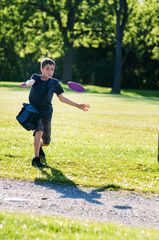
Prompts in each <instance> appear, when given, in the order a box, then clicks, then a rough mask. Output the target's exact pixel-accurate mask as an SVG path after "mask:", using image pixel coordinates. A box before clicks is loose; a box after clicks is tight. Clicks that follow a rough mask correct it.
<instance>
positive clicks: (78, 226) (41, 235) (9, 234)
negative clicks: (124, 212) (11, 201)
mask: <svg viewBox="0 0 159 240" xmlns="http://www.w3.org/2000/svg"><path fill="white" fill-rule="evenodd" d="M158 236H159V230H155V229H153V230H152V229H144V228H130V227H126V226H122V225H116V224H102V223H95V222H88V221H83V222H81V221H75V220H72V221H71V220H69V219H64V218H52V217H43V216H37V215H27V214H18V213H17V214H15V213H14V214H13V213H6V212H3V213H2V212H0V239H6V240H15V239H16V240H22V239H23V240H32V239H36V240H38V239H39V240H43V239H44V240H50V239H58V240H73V239H74V240H77V239H78V240H97V239H101V240H132V239H133V240H158Z"/></svg>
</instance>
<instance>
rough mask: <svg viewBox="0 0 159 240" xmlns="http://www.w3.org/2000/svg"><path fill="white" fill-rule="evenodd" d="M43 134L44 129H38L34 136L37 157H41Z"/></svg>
mask: <svg viewBox="0 0 159 240" xmlns="http://www.w3.org/2000/svg"><path fill="white" fill-rule="evenodd" d="M42 135H43V132H42V131H37V132H36V133H35V136H34V155H35V157H39V150H40V145H41V137H42Z"/></svg>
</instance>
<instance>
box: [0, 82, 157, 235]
mask: <svg viewBox="0 0 159 240" xmlns="http://www.w3.org/2000/svg"><path fill="white" fill-rule="evenodd" d="M64 89H65V96H66V97H68V98H70V99H72V100H74V101H77V102H85V103H89V104H90V105H91V109H90V111H89V112H88V113H84V112H82V111H80V110H78V109H76V108H73V107H71V106H68V105H65V104H62V103H60V102H59V101H58V99H57V97H56V96H54V100H53V106H54V115H53V119H52V142H51V144H50V146H49V147H47V148H46V149H45V152H46V156H47V157H46V162H47V164H48V166H49V167H48V168H47V169H45V170H39V169H35V168H32V167H31V159H32V157H33V136H32V132H27V131H26V130H24V129H22V127H21V126H20V125H19V123H18V122H17V121H16V119H15V117H16V115H17V113H18V112H19V111H20V109H21V107H22V103H23V102H28V94H29V89H22V88H20V87H19V86H18V83H13V82H0V176H1V177H4V178H5V177H7V178H11V179H12V178H14V179H26V180H31V181H49V182H52V183H58V184H72V185H82V186H91V187H95V188H97V189H98V188H102V189H103V190H105V189H108V190H109V189H110V190H111V189H114V190H133V191H138V192H146V193H150V192H152V193H156V194H158V193H159V184H158V183H159V163H158V162H157V138H158V128H159V120H158V119H159V98H158V96H159V92H157V91H122V92H121V95H111V94H109V92H110V89H107V88H100V87H95V86H87V87H86V92H85V93H75V92H73V91H70V90H69V89H68V88H67V87H66V86H65V85H64ZM158 236H159V231H158V230H150V229H143V228H142V229H139V228H129V227H124V226H120V225H111V224H98V223H91V222H79V221H69V220H67V219H55V218H49V217H40V216H31V215H22V214H11V213H5V212H0V239H7V240H10V239H24V240H25V239H40V240H41V239H62V240H63V239H69V240H70V239H102V240H103V239H108V240H109V239H111V240H112V239H114V240H116V239H122V240H123V239H144V240H147V239H151V240H152V239H158ZM51 237H52V238H51Z"/></svg>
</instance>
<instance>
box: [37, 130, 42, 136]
mask: <svg viewBox="0 0 159 240" xmlns="http://www.w3.org/2000/svg"><path fill="white" fill-rule="evenodd" d="M35 135H36V136H40V137H41V136H42V135H43V131H41V130H40V131H37V132H36V133H35Z"/></svg>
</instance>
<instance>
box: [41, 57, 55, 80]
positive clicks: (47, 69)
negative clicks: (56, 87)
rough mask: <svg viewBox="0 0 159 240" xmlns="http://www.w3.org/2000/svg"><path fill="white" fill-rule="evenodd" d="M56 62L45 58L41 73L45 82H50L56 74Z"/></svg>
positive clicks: (42, 62)
mask: <svg viewBox="0 0 159 240" xmlns="http://www.w3.org/2000/svg"><path fill="white" fill-rule="evenodd" d="M54 69H55V62H54V61H53V60H52V59H50V58H45V59H43V60H42V61H41V68H40V70H41V72H42V77H43V80H48V79H49V78H51V77H52V76H53V74H54Z"/></svg>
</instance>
